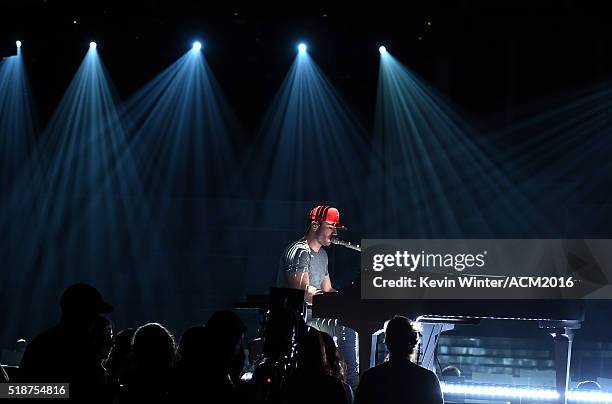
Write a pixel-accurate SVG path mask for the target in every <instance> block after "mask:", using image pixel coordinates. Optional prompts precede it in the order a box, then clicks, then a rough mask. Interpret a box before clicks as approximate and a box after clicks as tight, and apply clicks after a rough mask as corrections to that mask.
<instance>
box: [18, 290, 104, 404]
mask: <svg viewBox="0 0 612 404" xmlns="http://www.w3.org/2000/svg"><path fill="white" fill-rule="evenodd" d="M60 307H61V310H62V316H61V319H60V321H59V323H58V324H57V325H56V326H54V327H52V328H50V329H48V330H47V331H45V332H43V333H42V334H40V335H39V336H37V337H36V338H34V339H33V340H32V341H31V342H30V343H29V344H28V346H27V347H26V350H25V352H24V354H23V358H22V360H21V366H20V368H19V373H18V381H19V382H38V383H40V382H54V383H59V382H65V383H70V400H69V401H67V402H87V403H96V402H108V400H109V397H108V392H107V389H106V383H105V374H104V371H103V368H102V367H101V366H100V363H99V361H98V359H99V358H98V355H97V350H96V342H95V340H96V335H95V334H96V332H95V330H94V328H95V325H96V322H97V321H99V320H100V318H99V313H110V312H111V311H113V307H112V306H111V305H110V304H108V303H106V302H105V301H104V299H103V298H102V296H101V295H100V292H99V291H98V290H97V289H95V288H94V287H93V286H90V285H87V284H84V283H77V284H74V285H72V286H70V287H68V288H67V289H66V290H65V291H64V293H63V295H62V297H61V300H60ZM92 331H93V333H92Z"/></svg>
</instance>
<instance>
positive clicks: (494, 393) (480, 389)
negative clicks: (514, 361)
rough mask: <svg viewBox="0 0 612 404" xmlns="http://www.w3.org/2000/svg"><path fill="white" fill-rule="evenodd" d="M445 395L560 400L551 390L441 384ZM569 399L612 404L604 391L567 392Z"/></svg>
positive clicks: (555, 392) (610, 395)
mask: <svg viewBox="0 0 612 404" xmlns="http://www.w3.org/2000/svg"><path fill="white" fill-rule="evenodd" d="M440 385H441V387H442V392H443V393H444V394H448V395H453V394H459V395H464V396H466V397H474V398H479V397H491V398H499V399H503V398H508V399H517V398H522V399H529V400H542V401H551V400H558V399H559V393H558V392H557V391H556V390H555V389H551V388H529V387H512V386H495V385H483V384H481V385H478V384H455V383H445V382H441V383H440ZM567 399H568V400H569V401H570V402H580V403H612V393H609V392H604V391H579V390H570V391H568V392H567Z"/></svg>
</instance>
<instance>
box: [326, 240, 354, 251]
mask: <svg viewBox="0 0 612 404" xmlns="http://www.w3.org/2000/svg"><path fill="white" fill-rule="evenodd" d="M331 242H332V244H337V245H341V246H344V247H346V248H350V249H351V250H355V251H359V252H361V247H360V246H359V244H353V243H351V242H350V241H344V240H340V239H339V238H336V237H332V238H331Z"/></svg>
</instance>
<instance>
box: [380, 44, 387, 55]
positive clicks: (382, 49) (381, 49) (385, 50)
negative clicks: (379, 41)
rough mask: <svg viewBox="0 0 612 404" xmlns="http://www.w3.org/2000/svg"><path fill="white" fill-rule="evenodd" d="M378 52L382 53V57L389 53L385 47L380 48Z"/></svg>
mask: <svg viewBox="0 0 612 404" xmlns="http://www.w3.org/2000/svg"><path fill="white" fill-rule="evenodd" d="M378 51H379V52H380V54H381V55H384V54H385V53H387V48H385V47H384V46H381V47H380V48H378Z"/></svg>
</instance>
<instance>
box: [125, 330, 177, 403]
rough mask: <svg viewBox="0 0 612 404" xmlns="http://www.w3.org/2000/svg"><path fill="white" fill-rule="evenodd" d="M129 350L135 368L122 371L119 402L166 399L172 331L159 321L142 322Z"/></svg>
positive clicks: (171, 356) (171, 361) (170, 378)
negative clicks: (123, 384)
mask: <svg viewBox="0 0 612 404" xmlns="http://www.w3.org/2000/svg"><path fill="white" fill-rule="evenodd" d="M132 352H133V357H134V368H133V369H132V370H131V371H130V372H129V373H128V374H126V375H125V391H123V392H122V395H121V399H120V402H121V403H123V402H129V403H141V402H145V403H162V402H167V401H168V392H169V389H170V383H171V381H172V367H173V365H174V357H175V344H174V337H173V336H172V334H171V333H170V332H169V331H168V330H167V329H166V328H165V327H164V326H163V325H161V324H158V323H149V324H145V325H143V326H141V327H139V328H138V329H137V330H136V332H135V333H134V337H133V339H132Z"/></svg>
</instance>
